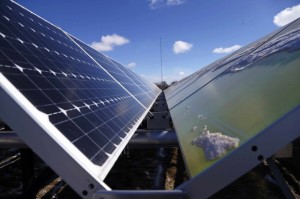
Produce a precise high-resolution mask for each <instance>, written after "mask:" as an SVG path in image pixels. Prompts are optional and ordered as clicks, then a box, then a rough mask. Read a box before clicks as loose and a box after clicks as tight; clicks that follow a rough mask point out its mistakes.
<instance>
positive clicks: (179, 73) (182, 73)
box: [177, 71, 185, 77]
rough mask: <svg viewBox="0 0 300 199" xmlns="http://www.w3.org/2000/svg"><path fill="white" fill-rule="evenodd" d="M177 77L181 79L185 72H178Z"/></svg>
mask: <svg viewBox="0 0 300 199" xmlns="http://www.w3.org/2000/svg"><path fill="white" fill-rule="evenodd" d="M177 75H178V76H180V77H183V76H185V72H183V71H180V72H178V73H177Z"/></svg>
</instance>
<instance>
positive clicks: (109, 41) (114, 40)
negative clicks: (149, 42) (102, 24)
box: [91, 34, 130, 52]
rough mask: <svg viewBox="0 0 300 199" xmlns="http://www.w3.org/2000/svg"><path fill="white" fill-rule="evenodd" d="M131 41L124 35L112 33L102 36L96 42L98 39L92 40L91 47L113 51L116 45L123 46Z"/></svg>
mask: <svg viewBox="0 0 300 199" xmlns="http://www.w3.org/2000/svg"><path fill="white" fill-rule="evenodd" d="M129 42H130V41H129V39H127V38H125V37H123V36H120V35H117V34H112V35H105V36H102V37H101V41H100V42H96V41H94V42H92V44H91V47H92V48H94V49H95V50H97V51H101V52H104V51H112V50H113V49H114V47H115V46H122V45H124V44H127V43H129Z"/></svg>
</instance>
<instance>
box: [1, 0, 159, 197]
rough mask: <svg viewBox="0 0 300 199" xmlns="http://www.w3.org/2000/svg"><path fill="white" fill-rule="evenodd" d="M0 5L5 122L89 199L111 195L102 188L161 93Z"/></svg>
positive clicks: (26, 14)
mask: <svg viewBox="0 0 300 199" xmlns="http://www.w3.org/2000/svg"><path fill="white" fill-rule="evenodd" d="M0 4H1V6H0V44H1V45H0V85H1V92H0V99H1V105H0V107H1V118H3V119H4V120H5V121H6V122H7V123H8V124H9V125H10V126H11V127H12V128H13V129H14V130H16V131H17V132H18V133H19V136H20V137H21V138H22V139H23V140H24V141H25V142H26V143H27V144H28V145H29V146H30V147H31V148H32V149H33V150H34V151H35V152H36V153H37V154H39V155H40V156H41V158H42V159H43V160H44V161H45V162H46V163H48V165H50V166H51V167H52V168H53V169H55V171H56V172H58V174H59V175H61V176H62V177H64V178H65V179H66V180H67V181H68V183H69V184H70V185H73V188H75V190H76V191H78V192H79V193H80V194H81V195H82V196H87V195H88V194H89V192H88V191H87V190H84V191H81V190H80V189H82V187H89V188H87V189H94V188H96V185H97V188H105V189H109V187H107V186H106V185H105V184H104V183H103V182H102V181H103V179H104V178H105V176H106V175H107V173H108V171H109V170H110V168H111V167H112V165H113V163H114V162H115V160H116V159H117V157H118V156H119V154H120V153H121V151H122V150H123V148H124V147H125V146H126V144H127V142H128V141H129V139H130V138H131V136H132V134H133V133H134V131H135V130H136V128H137V127H138V125H139V124H140V123H141V121H142V120H143V118H144V117H145V115H146V114H147V113H148V111H149V109H150V107H151V105H152V104H153V103H154V100H155V99H156V97H157V96H158V94H159V92H160V91H159V89H158V88H157V87H156V86H154V85H152V84H150V83H148V82H147V81H146V80H144V79H142V78H141V77H139V76H138V75H136V74H134V73H133V72H132V71H130V70H129V69H126V68H125V67H124V66H122V65H121V64H119V63H117V62H116V61H113V60H112V59H111V58H108V57H107V56H105V55H102V54H100V53H99V52H97V51H95V50H93V49H91V48H90V47H89V46H87V45H85V44H83V43H82V42H80V41H79V40H78V39H76V38H74V37H72V36H70V35H69V34H67V33H66V32H64V31H62V30H61V29H60V28H58V27H56V26H54V25H52V24H51V23H49V22H47V21H45V20H44V19H42V18H40V17H38V16H37V15H35V14H34V13H32V12H30V11H28V10H27V9H25V8H23V7H22V6H20V5H18V4H16V3H15V2H12V1H8V0H5V1H1V3H0ZM25 121H26V122H25ZM65 160H66V162H64V161H65ZM59 163H61V164H59ZM70 167H72V168H70ZM71 175H73V176H72V177H70V176H71ZM74 175H77V176H74ZM76 178H77V179H76ZM74 181H75V182H74ZM91 183H92V185H93V186H91Z"/></svg>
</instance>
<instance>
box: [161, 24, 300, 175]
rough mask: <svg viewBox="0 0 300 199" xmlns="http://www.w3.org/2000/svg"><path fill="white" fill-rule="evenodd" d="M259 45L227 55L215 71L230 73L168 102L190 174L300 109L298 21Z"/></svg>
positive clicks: (223, 74)
mask: <svg viewBox="0 0 300 199" xmlns="http://www.w3.org/2000/svg"><path fill="white" fill-rule="evenodd" d="M258 42H260V43H261V44H260V45H259V47H258V48H257V47H255V48H254V47H253V46H251V45H250V46H247V47H245V48H246V49H253V50H251V51H250V53H246V54H244V55H243V56H239V57H238V58H237V59H232V58H230V57H228V58H227V59H229V60H232V61H231V62H228V63H226V65H227V66H222V63H218V62H216V63H215V64H216V66H214V68H220V67H226V68H227V69H226V70H225V71H223V72H222V73H220V74H219V75H217V77H216V78H214V79H213V80H212V81H209V82H208V83H205V84H204V85H202V84H198V83H199V82H198V81H202V80H201V78H204V77H203V76H202V77H201V78H199V80H197V82H198V83H197V84H198V88H197V87H196V83H195V84H194V86H193V87H194V88H193V91H194V92H193V93H192V94H191V93H183V92H181V93H179V94H178V96H180V97H179V98H177V100H178V101H176V100H175V101H174V102H171V101H170V100H168V101H167V102H168V104H169V103H170V102H171V103H172V105H171V106H172V108H171V110H170V112H171V116H172V119H173V123H174V126H175V129H176V132H177V135H178V138H179V140H180V145H181V149H182V151H183V154H184V158H185V162H186V165H187V168H188V170H189V173H190V175H191V176H195V175H196V174H198V173H200V172H202V171H204V170H205V169H207V168H209V167H210V166H212V165H214V164H215V163H221V160H222V158H223V157H225V156H226V155H230V153H231V152H232V151H233V150H235V149H236V148H238V147H239V146H241V145H243V144H244V143H246V142H247V141H248V140H250V139H251V138H253V137H254V136H256V135H258V134H259V133H260V132H262V131H263V130H264V129H266V128H267V127H269V126H270V125H272V124H274V123H276V121H278V120H279V119H281V118H283V117H284V116H285V114H287V113H289V112H290V111H292V110H294V109H295V108H297V107H299V105H300V93H299V92H298V90H299V89H298V88H299V86H300V78H299V74H300V67H299V66H300V20H297V21H295V22H293V23H292V24H291V25H289V26H287V27H284V28H283V29H282V30H279V31H278V34H276V35H273V37H272V38H271V39H268V40H267V41H266V40H265V39H263V40H262V41H258ZM252 45H255V44H252ZM213 65H214V64H213ZM203 70H205V69H203ZM192 78H194V76H191V79H192ZM185 81H186V80H185ZM204 81H206V80H204ZM183 84H185V83H183ZM177 88H178V86H177ZM188 89H189V87H187V88H186V90H188ZM174 93H175V92H173V95H174ZM171 94H172V93H171ZM169 97H170V96H169ZM167 98H168V94H167ZM179 99H184V100H183V101H182V102H180V100H179ZM283 133H288V129H287V132H283Z"/></svg>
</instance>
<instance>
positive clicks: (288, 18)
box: [273, 4, 300, 27]
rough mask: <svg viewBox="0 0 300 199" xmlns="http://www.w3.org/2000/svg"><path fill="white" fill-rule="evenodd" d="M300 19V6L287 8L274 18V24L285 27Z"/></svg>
mask: <svg viewBox="0 0 300 199" xmlns="http://www.w3.org/2000/svg"><path fill="white" fill-rule="evenodd" d="M299 17H300V4H299V5H296V6H293V7H291V8H286V9H284V10H282V11H281V12H279V13H278V14H277V15H275V16H274V20H273V23H274V24H275V25H277V26H280V27H281V26H284V25H286V24H288V23H290V22H292V21H294V20H295V19H297V18H299Z"/></svg>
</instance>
